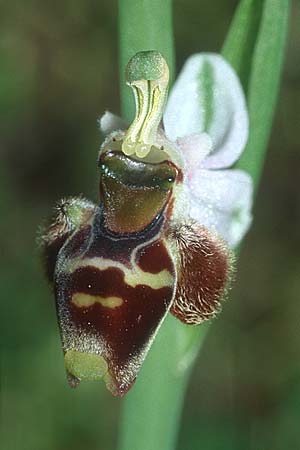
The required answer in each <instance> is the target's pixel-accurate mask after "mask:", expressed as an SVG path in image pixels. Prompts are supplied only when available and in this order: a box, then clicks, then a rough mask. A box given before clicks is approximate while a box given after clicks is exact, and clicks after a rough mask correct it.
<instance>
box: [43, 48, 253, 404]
mask: <svg viewBox="0 0 300 450" xmlns="http://www.w3.org/2000/svg"><path fill="white" fill-rule="evenodd" d="M126 80H127V83H128V84H129V86H130V87H131V88H132V90H133V93H134V96H135V103H136V116H135V119H134V120H133V122H132V124H131V125H129V126H127V125H126V124H125V123H124V122H123V121H122V120H121V119H120V118H118V117H116V116H114V115H113V114H111V113H108V112H107V113H106V114H105V115H104V116H103V117H102V118H101V120H100V125H101V129H102V131H103V133H104V134H105V135H106V138H105V140H104V142H103V144H102V146H101V149H100V152H99V158H98V167H99V172H100V183H99V192H100V202H99V204H93V203H91V202H90V201H87V200H85V199H83V198H70V199H65V200H62V201H61V202H59V203H58V205H57V207H56V211H55V214H54V219H53V221H52V223H51V225H50V226H49V228H48V229H47V231H46V232H45V233H44V236H43V238H42V244H43V250H44V256H45V261H46V266H47V273H48V278H49V280H50V281H51V283H52V285H53V287H54V292H55V297H56V306H57V313H58V322H59V327H60V332H61V338H62V346H63V351H64V358H65V365H66V370H67V375H68V380H69V383H70V384H71V386H74V387H75V386H77V384H78V383H79V382H80V381H81V380H91V379H92V380H98V379H104V381H105V382H106V385H107V387H108V389H109V390H110V391H111V392H112V393H113V394H114V395H119V396H122V395H124V394H125V393H126V392H127V391H128V390H129V389H130V387H131V386H132V385H133V383H134V381H135V379H136V377H137V375H138V372H139V370H140V367H141V365H142V363H143V361H144V359H145V357H146V355H147V353H148V351H149V349H150V347H151V345H152V343H153V340H154V338H155V335H156V334H157V332H158V330H159V327H160V326H161V324H162V322H163V320H164V318H165V317H166V315H167V314H168V312H170V313H172V314H173V315H174V316H175V317H177V318H178V319H179V320H181V321H182V322H183V323H185V324H188V325H196V324H200V323H202V322H203V321H205V320H208V319H211V318H212V317H214V316H215V314H216V313H217V311H218V310H219V309H220V303H221V300H222V299H223V298H224V297H225V296H226V292H227V289H228V286H229V282H230V277H231V273H232V261H233V256H232V251H231V249H230V246H234V245H236V244H237V243H238V242H239V240H240V239H241V237H242V236H243V235H244V233H245V232H246V230H247V229H248V227H249V224H250V220H251V214H250V208H251V196H252V183H251V179H250V177H249V176H248V175H247V174H246V173H244V172H242V171H239V170H236V169H230V167H231V166H232V164H233V163H234V162H235V161H236V160H237V159H238V157H239V156H240V154H241V152H242V151H243V149H244V147H245V144H246V141H247V134H248V116H247V110H246V107H245V100H244V96H243V92H242V89H241V87H240V84H239V81H238V79H237V77H236V75H235V73H234V71H233V70H232V69H231V67H230V66H229V65H228V64H227V63H226V62H225V61H224V60H223V59H222V58H221V57H220V56H217V55H212V54H204V55H195V56H193V57H192V58H190V59H189V60H188V62H187V63H186V65H185V67H184V69H183V71H182V74H181V75H180V76H179V78H178V80H177V82H176V83H175V85H174V87H173V89H172V91H171V93H170V96H169V100H168V101H167V93H168V81H169V70H168V66H167V64H166V62H165V60H164V58H163V57H162V55H161V54H160V53H158V52H156V51H145V52H140V53H138V54H136V55H135V56H134V57H133V58H132V59H131V60H130V61H129V63H128V66H127V69H126ZM163 113H164V115H163ZM162 118H163V121H162Z"/></svg>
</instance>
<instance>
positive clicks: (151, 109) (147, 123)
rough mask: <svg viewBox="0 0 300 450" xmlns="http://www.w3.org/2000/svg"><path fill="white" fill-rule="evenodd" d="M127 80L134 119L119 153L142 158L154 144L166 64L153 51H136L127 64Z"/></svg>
mask: <svg viewBox="0 0 300 450" xmlns="http://www.w3.org/2000/svg"><path fill="white" fill-rule="evenodd" d="M126 81H127V83H128V84H129V85H130V87H131V88H132V90H133V93H134V97H135V105H136V116H135V119H134V121H133V122H132V124H131V125H130V127H129V129H128V130H127V133H126V135H125V138H124V142H123V145H122V151H123V153H125V155H134V154H135V155H136V156H137V157H138V158H145V157H146V156H147V155H148V153H149V152H150V151H151V148H152V147H155V143H156V137H157V128H158V126H159V123H160V121H161V118H162V114H163V109H164V105H165V100H166V97H167V92H168V82H169V68H168V65H167V63H166V61H165V59H164V58H163V56H162V55H161V54H160V53H159V52H157V51H155V50H151V51H145V52H139V53H137V54H136V55H134V56H133V57H132V58H131V60H130V61H129V63H128V65H127V68H126Z"/></svg>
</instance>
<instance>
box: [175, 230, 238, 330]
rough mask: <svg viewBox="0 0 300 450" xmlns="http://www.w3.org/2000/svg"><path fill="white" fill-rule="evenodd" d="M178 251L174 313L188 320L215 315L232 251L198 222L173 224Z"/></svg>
mask: <svg viewBox="0 0 300 450" xmlns="http://www.w3.org/2000/svg"><path fill="white" fill-rule="evenodd" d="M169 239H170V243H171V245H172V246H173V248H175V249H176V252H177V272H178V281H177V289H176V294H175V299H174V302H173V304H172V307H171V313H172V314H173V315H174V316H175V317H177V318H178V319H179V320H181V321H182V322H183V323H186V324H200V323H202V322H203V321H205V320H209V319H211V318H213V317H214V316H215V315H216V313H217V312H218V311H219V310H220V306H221V301H222V300H223V299H224V297H226V293H227V290H228V287H229V284H230V280H231V276H232V272H233V269H232V267H233V259H234V258H233V253H232V252H231V251H230V250H229V248H228V247H227V245H226V244H225V243H224V241H223V240H222V239H221V238H219V237H218V236H217V235H216V234H214V233H212V232H211V231H209V230H208V229H207V228H205V227H203V226H201V225H199V224H198V223H197V222H192V221H191V222H187V223H185V224H182V225H180V226H178V227H174V228H171V230H170V232H169Z"/></svg>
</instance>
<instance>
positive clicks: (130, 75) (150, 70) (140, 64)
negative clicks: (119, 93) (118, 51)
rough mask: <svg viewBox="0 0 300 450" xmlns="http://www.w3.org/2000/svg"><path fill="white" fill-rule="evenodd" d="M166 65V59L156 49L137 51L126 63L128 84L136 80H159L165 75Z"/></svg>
mask: <svg viewBox="0 0 300 450" xmlns="http://www.w3.org/2000/svg"><path fill="white" fill-rule="evenodd" d="M166 65H167V64H166V61H165V60H164V58H163V57H162V55H161V54H160V53H159V52H157V51H156V50H149V51H146V52H139V53H137V54H136V55H134V56H133V57H132V58H131V60H130V61H129V63H128V64H127V68H126V80H127V82H128V83H129V84H131V83H132V82H134V81H138V80H148V81H154V80H159V79H161V78H163V77H164V76H165V73H166Z"/></svg>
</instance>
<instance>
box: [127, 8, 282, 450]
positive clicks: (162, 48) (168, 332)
mask: <svg viewBox="0 0 300 450" xmlns="http://www.w3.org/2000/svg"><path fill="white" fill-rule="evenodd" d="M288 11H289V2H288V0H264V1H259V2H258V1H257V0H242V1H241V2H240V5H239V8H238V10H237V13H236V15H235V18H234V20H233V23H232V27H231V29H230V32H229V34H228V37H227V40H226V42H225V45H224V48H223V55H224V56H225V58H226V59H227V60H228V61H229V62H230V63H231V64H232V66H233V67H234V68H235V69H236V71H237V73H238V75H239V76H240V77H241V81H242V84H243V87H244V89H245V92H246V96H247V103H248V108H249V111H250V139H249V142H248V145H247V149H246V152H245V154H244V155H243V156H242V158H241V159H240V161H239V162H238V163H237V164H236V167H238V168H241V169H243V170H246V171H247V172H248V173H249V174H250V175H251V176H252V177H253V179H254V182H255V186H256V187H257V184H258V181H259V176H260V173H261V168H262V164H263V158H264V152H265V149H266V144H267V140H268V136H269V133H270V129H271V123H272V116H273V112H274V108H275V103H276V97H277V94H278V85H279V80H280V73H281V68H282V61H283V51H284V44H285V39H286V34H287V20H288ZM119 33H120V34H119V36H120V81H121V109H122V114H123V118H124V119H126V121H128V122H131V121H132V119H133V116H134V100H133V97H132V93H131V92H130V89H129V88H128V87H127V86H126V84H125V78H124V73H125V67H126V64H127V62H128V61H129V60H130V58H131V57H132V56H133V55H134V54H136V53H137V52H140V51H145V50H157V51H159V52H161V53H162V54H163V55H164V57H165V58H166V60H167V62H168V66H169V69H170V74H171V80H172V77H173V73H174V57H173V31H172V4H171V0H166V1H164V2H161V1H160V0H144V1H143V2H139V1H138V0H119ZM199 50H200V49H199ZM208 328H209V325H201V326H199V327H187V326H185V325H183V324H181V323H179V322H178V321H176V320H175V319H174V318H173V317H171V316H168V317H167V318H166V320H165V322H164V323H163V325H162V327H161V329H160V331H159V333H158V336H157V338H156V340H155V342H154V344H153V347H152V349H151V351H150V353H149V355H148V357H147V359H146V361H145V363H144V366H143V367H142V370H141V372H140V375H139V377H138V379H137V381H136V384H135V386H134V387H133V388H132V390H131V391H130V392H129V393H128V394H127V396H126V398H125V399H124V400H123V401H122V418H121V427H120V438H119V450H129V449H130V450H153V449H154V448H162V449H164V450H171V449H174V448H175V442H176V437H177V433H178V422H179V419H180V414H181V408H182V404H183V400H184V394H185V389H186V386H187V382H188V379H189V375H190V373H191V369H192V367H193V363H194V360H195V357H196V356H197V354H198V352H199V350H200V348H201V345H202V343H203V342H204V339H205V336H206V333H207V330H208Z"/></svg>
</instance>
